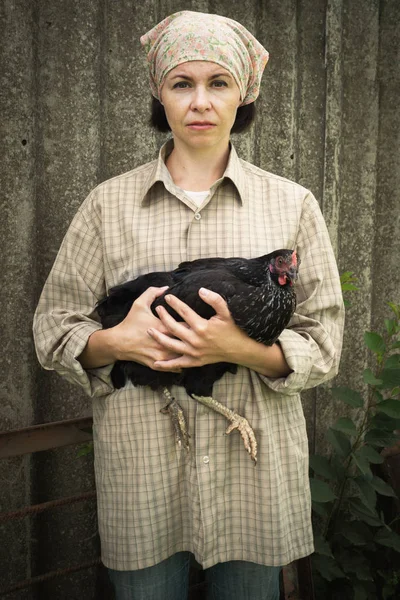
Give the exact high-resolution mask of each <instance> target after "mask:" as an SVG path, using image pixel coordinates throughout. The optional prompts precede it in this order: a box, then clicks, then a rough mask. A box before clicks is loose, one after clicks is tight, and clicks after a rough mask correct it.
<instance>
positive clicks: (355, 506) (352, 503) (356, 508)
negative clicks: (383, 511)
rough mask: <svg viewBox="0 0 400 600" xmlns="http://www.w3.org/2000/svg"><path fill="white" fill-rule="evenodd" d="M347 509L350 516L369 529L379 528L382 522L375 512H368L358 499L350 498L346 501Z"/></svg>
mask: <svg viewBox="0 0 400 600" xmlns="http://www.w3.org/2000/svg"><path fill="white" fill-rule="evenodd" d="M348 507H349V509H350V511H351V514H352V515H354V516H355V517H356V519H359V520H361V521H363V522H364V523H367V524H368V525H371V527H381V526H382V521H381V520H380V518H379V515H378V513H377V512H376V511H375V510H370V509H369V508H368V507H367V506H365V504H363V502H361V500H360V499H359V498H350V499H349V500H348Z"/></svg>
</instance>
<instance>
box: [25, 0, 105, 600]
mask: <svg viewBox="0 0 400 600" xmlns="http://www.w3.org/2000/svg"><path fill="white" fill-rule="evenodd" d="M36 20H37V36H36V44H37V62H36V65H35V66H36V78H37V88H38V94H37V103H38V106H37V129H36V130H37V139H36V143H37V155H36V173H37V192H36V211H37V213H36V214H37V221H36V225H37V238H36V251H37V255H38V257H40V259H39V261H38V269H37V282H36V284H37V287H36V292H37V295H38V294H39V293H40V290H41V288H42V286H43V283H44V280H45V278H46V277H47V274H48V271H49V269H50V267H51V265H52V263H53V261H54V258H55V254H56V252H57V250H58V247H59V245H60V243H61V240H62V238H63V236H64V234H65V232H66V230H67V227H68V225H69V223H70V221H71V218H72V216H73V214H74V213H75V212H76V210H77V208H78V207H79V205H80V204H81V203H82V201H83V199H84V198H85V196H86V195H87V194H88V192H89V191H90V189H91V188H93V187H94V186H95V185H96V183H97V182H98V181H99V178H100V177H101V174H100V144H101V133H102V128H101V98H102V95H101V82H102V79H101V39H102V26H103V22H102V11H101V5H100V4H99V3H98V2H97V1H93V2H92V1H90V2H88V1H87V2H80V1H79V0H74V1H71V2H63V0H41V1H40V2H39V3H38V4H37V7H36ZM37 381H38V392H37V396H36V398H35V400H34V406H35V417H36V422H46V421H58V420H62V419H67V418H70V417H73V416H77V415H82V413H83V411H84V410H85V409H87V410H89V409H90V401H89V400H88V399H87V398H86V397H85V396H84V395H83V394H82V393H81V392H80V391H79V389H77V388H75V387H73V386H71V385H69V384H67V383H66V382H63V381H62V382H61V381H60V378H59V377H58V376H57V375H55V374H54V373H48V372H43V371H42V370H40V371H39V373H38V377H37ZM33 464H34V470H33V478H32V494H33V498H34V502H35V503H39V502H43V501H46V500H48V499H56V498H58V497H61V496H63V495H64V494H65V495H69V491H72V493H79V491H80V490H82V491H86V490H87V489H91V488H93V486H94V483H93V477H92V474H91V470H89V471H85V470H82V461H81V460H79V459H77V457H76V449H75V448H68V449H65V450H57V451H53V452H41V453H38V454H36V455H34V459H33ZM67 491H68V494H67ZM87 510H88V509H87V508H86V507H82V506H74V507H72V508H67V509H66V510H65V509H63V510H57V511H52V512H51V513H49V514H48V515H46V516H41V517H40V518H39V517H38V518H36V519H35V539H36V540H37V542H36V544H35V546H34V552H35V556H36V565H35V569H36V572H35V574H39V573H45V572H47V571H51V570H53V569H57V568H62V567H63V566H68V565H72V564H79V563H81V562H84V561H85V560H87V558H88V556H94V555H95V554H96V553H97V552H98V547H97V544H96V539H95V538H94V537H93V533H94V531H93V516H92V518H91V519H87V521H86V522H85V521H83V520H82V518H81V517H80V515H87ZM91 510H92V513H93V505H92V506H91ZM72 515H75V518H73V516H72ZM79 539H81V540H82V542H81V543H79V544H77V543H76V541H77V540H79ZM64 586H65V580H64V579H59V580H54V581H50V582H48V583H47V584H46V585H43V586H42V588H43V589H42V593H43V594H45V597H48V598H64V597H65V598H67V597H76V598H78V597H87V598H91V593H92V592H91V590H92V587H93V586H92V582H91V581H90V578H89V577H88V573H85V572H79V573H76V574H75V575H74V577H72V578H71V580H70V583H69V585H68V591H65V592H63V588H64Z"/></svg>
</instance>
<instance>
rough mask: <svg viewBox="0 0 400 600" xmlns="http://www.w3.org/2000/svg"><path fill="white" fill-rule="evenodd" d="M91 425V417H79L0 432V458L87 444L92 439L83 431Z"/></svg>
mask: <svg viewBox="0 0 400 600" xmlns="http://www.w3.org/2000/svg"><path fill="white" fill-rule="evenodd" d="M92 424H93V418H92V417H81V418H78V419H67V420H65V421H54V422H53V423H43V424H41V425H33V426H32V427H25V428H23V429H14V430H11V431H2V432H0V458H9V457H10V456H20V455H22V454H29V453H30V452H40V451H42V450H51V449H53V448H59V447H60V446H69V445H72V444H80V443H83V442H88V441H90V440H91V439H92V434H91V433H90V431H85V429H86V430H89V429H90V428H91V427H92Z"/></svg>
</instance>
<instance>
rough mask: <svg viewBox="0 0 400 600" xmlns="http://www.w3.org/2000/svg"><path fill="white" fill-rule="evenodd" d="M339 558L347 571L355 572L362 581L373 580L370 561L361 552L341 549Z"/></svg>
mask: <svg viewBox="0 0 400 600" xmlns="http://www.w3.org/2000/svg"><path fill="white" fill-rule="evenodd" d="M338 558H339V562H340V565H341V567H342V569H343V571H344V572H345V573H349V574H350V573H354V574H355V575H357V578H358V579H360V580H361V581H373V577H372V575H371V569H370V566H369V563H368V562H367V560H366V559H365V558H364V556H363V555H362V554H360V553H359V552H357V551H354V550H352V551H349V550H341V552H340V554H339V556H338Z"/></svg>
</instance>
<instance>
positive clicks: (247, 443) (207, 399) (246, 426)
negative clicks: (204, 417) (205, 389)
mask: <svg viewBox="0 0 400 600" xmlns="http://www.w3.org/2000/svg"><path fill="white" fill-rule="evenodd" d="M191 396H192V398H194V399H195V400H197V402H200V404H204V406H207V407H208V408H211V409H212V410H215V411H216V412H217V413H219V414H220V415H224V417H226V418H227V419H228V421H230V422H231V424H230V425H229V427H228V429H227V430H226V432H225V433H226V434H227V435H228V434H229V433H231V431H233V430H234V429H237V430H238V431H239V433H240V435H241V436H242V440H243V442H244V447H245V448H246V450H247V452H248V453H249V454H250V457H251V460H252V461H254V464H255V465H256V464H257V440H256V436H255V434H254V431H253V429H252V427H251V425H250V423H249V422H248V420H247V419H245V418H244V417H242V416H240V415H238V414H237V413H235V412H233V410H231V409H230V408H228V407H227V406H224V405H223V404H221V403H220V402H218V401H217V400H215V399H214V398H212V396H196V394H191Z"/></svg>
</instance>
